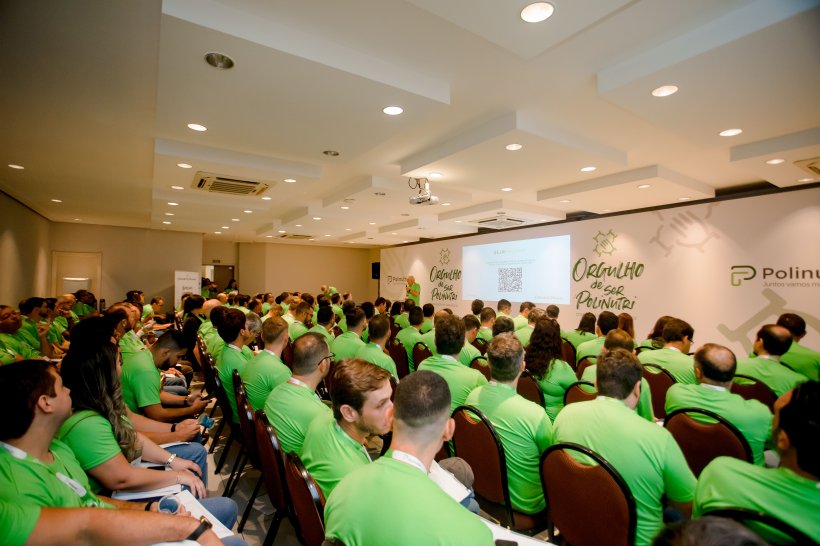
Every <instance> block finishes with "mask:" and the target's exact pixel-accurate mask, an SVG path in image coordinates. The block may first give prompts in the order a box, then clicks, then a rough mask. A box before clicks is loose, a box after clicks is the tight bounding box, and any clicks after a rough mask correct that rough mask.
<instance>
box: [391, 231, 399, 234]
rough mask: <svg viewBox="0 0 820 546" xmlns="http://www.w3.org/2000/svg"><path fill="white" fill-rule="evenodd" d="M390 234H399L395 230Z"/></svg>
mask: <svg viewBox="0 0 820 546" xmlns="http://www.w3.org/2000/svg"><path fill="white" fill-rule="evenodd" d="M390 235H398V233H396V232H395V231H394V232H392V233H391V234H390Z"/></svg>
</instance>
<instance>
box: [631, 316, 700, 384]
mask: <svg viewBox="0 0 820 546" xmlns="http://www.w3.org/2000/svg"><path fill="white" fill-rule="evenodd" d="M694 336H695V330H694V329H693V328H692V326H691V325H690V324H689V323H688V322H686V321H684V320H680V319H676V318H673V319H670V320H668V321H667V322H666V324H665V325H664V327H663V334H662V337H663V341H664V346H663V347H662V348H660V349H657V350H655V351H642V352H641V354H639V355H638V360H640V361H641V364H655V365H656V366H660V367H661V368H663V369H664V370H666V371H668V372H669V373H670V374H672V377H674V378H675V381H676V382H678V383H683V384H685V385H696V384H697V382H698V381H697V379H696V378H695V369H694V363H693V362H692V357H691V356H689V349H690V348H691V347H692V339H693V338H694Z"/></svg>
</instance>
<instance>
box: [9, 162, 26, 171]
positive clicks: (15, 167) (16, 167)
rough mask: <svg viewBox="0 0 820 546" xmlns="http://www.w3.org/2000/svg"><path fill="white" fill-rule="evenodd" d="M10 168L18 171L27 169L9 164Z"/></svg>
mask: <svg viewBox="0 0 820 546" xmlns="http://www.w3.org/2000/svg"><path fill="white" fill-rule="evenodd" d="M9 167H11V168H12V169H17V170H18V171H22V170H23V169H25V167H23V166H22V165H18V164H16V163H9Z"/></svg>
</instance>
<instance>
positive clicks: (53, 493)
mask: <svg viewBox="0 0 820 546" xmlns="http://www.w3.org/2000/svg"><path fill="white" fill-rule="evenodd" d="M14 451H15V454H12V452H11V451H9V450H8V448H6V447H5V446H0V491H3V493H4V494H5V495H8V496H10V497H13V498H15V499H18V500H19V502H25V503H28V504H34V505H37V506H43V507H46V506H47V507H52V508H89V507H101V508H111V506H110V505H109V504H107V503H105V502H103V501H101V500H100V499H99V498H97V496H96V495H95V494H94V493H92V492H91V490H90V488H89V486H88V478H87V477H86V475H85V472H83V469H82V468H81V467H80V463H78V462H77V459H76V458H75V457H74V452H73V451H71V449H70V448H69V447H68V446H67V445H65V444H64V443H62V442H61V441H60V440H52V442H51V446H50V447H49V451H50V452H51V454H52V456H53V461H52V462H51V463H49V464H45V463H43V462H41V461H39V460H38V459H35V458H34V457H31V456H30V455H27V454H25V453H23V452H20V451H19V450H16V449H15V450H14ZM61 476H62V477H61ZM69 482H70V485H69Z"/></svg>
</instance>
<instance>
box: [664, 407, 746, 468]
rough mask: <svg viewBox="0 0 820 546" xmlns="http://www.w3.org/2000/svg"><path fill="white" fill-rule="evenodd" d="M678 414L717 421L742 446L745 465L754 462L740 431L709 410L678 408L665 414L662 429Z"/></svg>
mask: <svg viewBox="0 0 820 546" xmlns="http://www.w3.org/2000/svg"><path fill="white" fill-rule="evenodd" d="M680 413H685V414H690V413H697V414H700V415H705V416H706V417H708V418H710V419H714V420H715V421H717V422H718V423H720V424H721V425H723V426H724V427H726V428H728V429H729V430H730V431H731V432H732V434H734V435H735V437H736V438H737V439H738V441H739V442H740V444H741V445H742V446H743V451H744V452H745V454H746V462H747V463H753V462H754V455H752V447H751V446H750V445H749V440H747V439H746V437H745V436H744V435H743V433H742V432H740V430H739V429H738V428H737V427H736V426H734V425H733V424H732V423H730V422H729V421H728V420H727V419H726V418H725V417H721V416H720V415H718V414H717V413H715V412H714V411H710V410H707V409H703V408H680V409H676V410H675V411H673V412H672V413H669V414H667V416H666V419H665V420H664V422H663V428H667V427H668V426H669V421H671V420H672V418H673V417H674V416H676V415H678V414H680Z"/></svg>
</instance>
